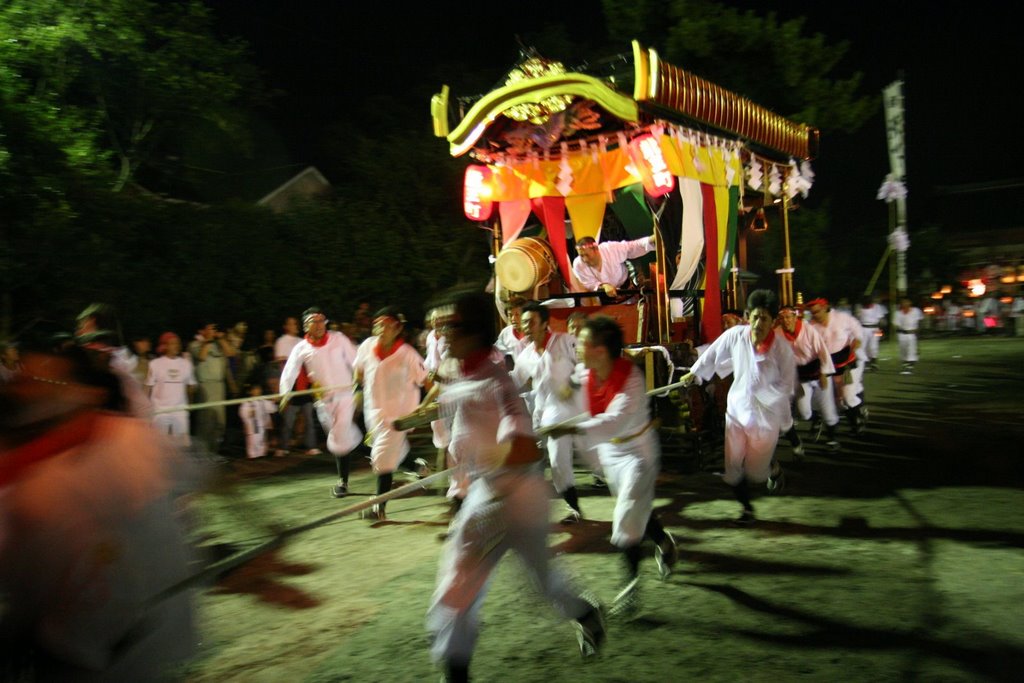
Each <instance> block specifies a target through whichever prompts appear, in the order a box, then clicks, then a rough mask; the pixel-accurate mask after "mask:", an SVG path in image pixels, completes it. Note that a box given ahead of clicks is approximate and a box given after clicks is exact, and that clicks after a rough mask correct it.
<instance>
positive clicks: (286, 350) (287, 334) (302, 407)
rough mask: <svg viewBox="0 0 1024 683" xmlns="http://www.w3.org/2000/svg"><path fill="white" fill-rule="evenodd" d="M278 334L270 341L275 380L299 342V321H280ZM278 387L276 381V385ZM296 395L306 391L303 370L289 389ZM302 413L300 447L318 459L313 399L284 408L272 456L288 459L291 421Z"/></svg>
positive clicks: (299, 400)
mask: <svg viewBox="0 0 1024 683" xmlns="http://www.w3.org/2000/svg"><path fill="white" fill-rule="evenodd" d="M281 330H282V332H284V334H282V335H281V336H280V337H278V338H277V339H276V340H275V341H274V363H276V364H277V370H278V377H280V374H281V370H282V369H283V368H284V364H285V363H286V362H287V361H288V356H290V355H291V353H292V349H294V348H295V345H296V344H298V343H299V342H300V341H302V337H300V336H299V334H298V332H299V321H298V319H297V318H295V317H294V316H288V317H287V318H285V319H284V324H283V325H282V326H281ZM278 383H280V380H279V381H278ZM292 386H293V387H294V388H295V389H296V390H297V391H301V390H303V389H308V388H309V377H308V376H307V375H306V373H305V370H304V369H300V370H299V376H298V377H297V378H296V379H295V384H294V385H292ZM300 411H301V412H302V424H303V444H304V445H305V448H306V455H320V449H318V448H317V447H316V425H315V424H314V423H313V397H312V396H296V397H295V398H294V399H292V400H291V401H289V402H288V408H287V409H286V410H285V411H284V412H283V413H281V424H280V431H279V432H278V444H277V450H276V451H274V455H275V456H277V457H279V458H280V457H284V456H286V455H288V445H289V444H290V443H291V440H292V431H293V430H294V429H295V417H296V415H297V414H298V413H299V412H300Z"/></svg>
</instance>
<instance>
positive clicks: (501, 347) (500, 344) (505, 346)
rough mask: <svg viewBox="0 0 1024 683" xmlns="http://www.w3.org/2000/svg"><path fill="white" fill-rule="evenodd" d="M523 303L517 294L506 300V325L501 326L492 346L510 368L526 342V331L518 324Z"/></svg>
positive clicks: (524, 301)
mask: <svg viewBox="0 0 1024 683" xmlns="http://www.w3.org/2000/svg"><path fill="white" fill-rule="evenodd" d="M525 304H526V300H525V299H523V298H522V297H518V296H517V297H512V298H511V299H509V300H508V305H507V306H506V307H505V317H506V318H507V319H508V325H506V326H505V327H503V328H502V330H501V332H499V333H498V338H497V340H495V342H494V348H496V349H497V350H498V353H499V354H500V355H501V358H502V359H503V360H504V361H505V365H506V367H508V368H510V369H511V367H512V366H513V365H514V364H515V360H516V357H517V356H518V355H519V353H520V352H521V351H522V350H523V348H524V347H525V346H526V344H527V339H526V333H524V332H523V330H522V326H521V324H520V323H521V322H522V313H523V306H524V305H525Z"/></svg>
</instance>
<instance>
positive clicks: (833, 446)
mask: <svg viewBox="0 0 1024 683" xmlns="http://www.w3.org/2000/svg"><path fill="white" fill-rule="evenodd" d="M778 330H779V332H781V333H782V338H783V339H785V340H786V341H788V342H789V343H790V345H792V347H793V357H794V358H795V360H796V374H797V381H798V382H799V383H800V389H798V390H797V398H796V414H797V416H798V417H799V418H800V419H801V420H810V419H811V414H812V408H817V409H818V412H819V414H820V415H821V417H822V420H823V421H824V424H825V430H826V432H825V433H826V435H827V436H826V441H825V447H826V448H828V450H830V451H838V450H839V440H838V438H837V436H836V432H837V429H838V426H839V413H838V411H837V410H836V397H835V390H834V389H833V388H832V375H833V374H834V373H835V367H833V365H832V356H831V355H829V352H828V349H827V348H826V347H825V340H824V339H822V338H821V334H820V333H819V332H818V328H816V327H815V326H814V325H811V324H808V323H804V321H803V319H802V318H801V316H800V315H799V314H798V312H797V310H796V309H795V308H794V307H792V306H783V307H782V309H781V310H780V311H779V327H778ZM790 424H792V421H791V422H790ZM782 429H783V432H784V434H785V436H786V438H787V439H789V443H790V444H791V445H792V446H793V454H794V455H796V456H797V457H803V454H804V447H803V443H802V442H801V441H800V437H799V435H798V434H797V432H796V427H795V426H791V427H789V428H788V429H787V427H786V426H785V425H783V428H782Z"/></svg>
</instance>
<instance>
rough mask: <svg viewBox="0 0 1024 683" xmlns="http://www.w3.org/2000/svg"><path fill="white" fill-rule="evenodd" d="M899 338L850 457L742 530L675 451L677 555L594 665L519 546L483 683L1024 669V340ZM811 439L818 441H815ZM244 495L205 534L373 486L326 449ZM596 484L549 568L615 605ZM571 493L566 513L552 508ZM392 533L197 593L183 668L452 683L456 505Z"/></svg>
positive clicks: (714, 488)
mask: <svg viewBox="0 0 1024 683" xmlns="http://www.w3.org/2000/svg"><path fill="white" fill-rule="evenodd" d="M895 355H896V349H895V344H894V343H892V342H885V343H883V348H882V358H883V360H882V362H881V369H880V370H879V371H878V372H875V373H871V374H869V375H868V376H867V381H866V383H867V399H868V403H869V405H870V415H871V419H870V424H869V428H868V430H867V432H866V433H865V434H864V435H862V436H861V437H853V436H851V435H850V434H849V432H848V430H847V429H846V428H845V426H844V429H843V431H842V433H841V440H842V442H843V450H842V451H841V452H840V453H837V454H828V453H826V452H825V451H824V449H823V447H822V446H821V445H820V444H813V443H809V444H808V448H807V450H808V457H807V458H806V459H805V460H804V461H803V462H800V463H796V462H794V461H793V456H792V453H791V452H790V449H789V447H788V446H782V445H780V447H779V455H780V458H781V460H782V462H783V463H784V465H785V467H786V470H787V474H788V476H787V485H786V489H785V491H784V492H783V494H782V495H779V496H771V497H769V496H767V495H762V496H760V497H759V498H758V499H757V500H756V501H755V506H756V509H757V518H758V521H757V523H756V524H754V525H753V526H752V527H746V528H744V527H738V526H736V525H735V524H734V523H733V520H734V519H735V518H736V516H737V514H738V512H739V509H738V505H737V504H736V503H735V502H734V501H733V500H732V498H731V496H730V494H729V491H728V489H727V487H725V485H724V484H722V483H721V481H720V479H719V475H718V473H717V472H716V470H717V469H718V468H719V467H720V462H721V458H720V455H718V456H716V457H711V458H709V459H708V464H707V465H706V466H705V467H704V468H702V469H697V468H695V467H694V462H693V459H692V458H686V457H679V456H672V457H666V458H665V459H664V462H663V466H662V476H661V478H660V480H659V486H658V496H659V497H658V499H657V501H656V504H655V507H656V510H657V512H658V514H659V515H660V516H661V519H662V521H663V522H664V523H665V525H666V526H667V527H668V528H669V529H670V530H671V531H672V532H673V533H674V534H675V535H676V537H677V538H678V540H679V542H680V549H681V551H682V561H681V563H680V565H679V567H678V570H677V572H676V573H675V574H673V575H672V576H671V577H670V578H669V579H668V580H667V581H665V582H661V581H659V580H658V577H657V571H656V569H655V566H654V562H653V560H652V559H650V552H648V556H647V558H646V559H645V560H644V562H643V564H642V566H641V571H642V574H641V576H642V579H641V581H642V594H643V608H642V611H641V614H640V616H639V618H638V619H636V620H634V621H631V622H621V621H614V620H613V621H611V622H610V623H609V641H608V643H607V646H606V647H605V649H604V651H603V653H602V656H601V657H600V658H598V659H597V660H595V661H588V662H581V660H580V658H579V656H578V653H577V649H576V644H575V639H574V636H573V631H572V628H571V627H570V625H569V624H567V623H565V622H562V621H560V620H558V619H557V618H556V617H555V615H554V614H553V613H552V612H551V611H550V610H549V609H548V608H547V607H546V605H544V604H543V603H542V602H541V601H540V600H539V599H538V598H537V596H536V595H535V594H534V593H533V592H532V590H531V589H530V588H529V586H528V584H527V582H526V580H525V578H524V576H523V573H522V571H521V570H520V568H519V566H518V564H517V561H516V560H515V559H514V558H512V557H508V558H506V559H505V561H504V562H503V563H502V565H501V567H500V569H499V571H498V572H497V573H496V575H495V576H494V579H493V582H492V585H491V588H490V592H489V594H488V596H487V599H486V602H485V606H484V613H483V619H484V629H483V633H482V636H481V638H480V641H479V643H478V647H477V650H476V655H475V658H474V660H473V663H472V669H471V671H472V674H473V676H474V680H477V681H482V682H486V681H516V682H518V681H524V682H533V681H537V682H542V681H543V682H546V681H569V682H572V681H595V682H596V681H609V682H611V681H628V682H629V683H638V682H645V681H684V680H693V681H735V680H747V681H779V680H786V681H789V680H812V681H908V680H910V681H915V680H922V681H977V680H1020V676H1021V673H1020V672H1021V670H1022V667H1024V609H1022V608H1021V607H1020V605H1021V604H1022V602H1024V466H1022V460H1021V455H1020V443H1021V441H1022V437H1024V426H1022V421H1021V418H1022V415H1024V410H1022V409H1024V339H1012V338H970V339H939V340H923V341H922V345H921V356H922V359H923V360H922V361H921V362H920V363H919V365H918V367H917V371H916V372H915V374H914V375H912V376H909V377H907V376H901V375H899V374H898V370H899V363H898V361H897V360H896V358H895ZM803 433H804V434H806V433H807V432H806V430H805V431H804V432H803ZM225 468H226V470H227V480H228V481H229V482H231V483H233V484H234V487H233V490H234V494H233V495H223V494H216V495H214V494H209V495H206V496H204V497H202V498H201V499H200V501H199V508H198V519H199V523H200V526H201V532H202V534H203V537H204V542H205V543H212V542H222V543H231V544H233V545H234V546H235V547H237V548H246V547H252V546H254V545H257V544H259V543H261V542H263V541H266V540H268V539H269V538H271V537H272V536H273V529H274V528H275V527H274V525H278V527H280V526H285V527H291V526H298V525H301V524H306V523H308V522H310V521H312V520H316V519H320V518H323V517H326V516H328V515H331V514H332V513H335V512H337V511H338V510H340V509H342V508H344V507H346V506H349V505H351V504H353V503H354V502H358V501H359V500H361V499H365V497H366V496H369V495H370V494H371V493H372V492H373V491H374V481H373V478H372V476H371V474H370V473H369V470H368V469H367V467H366V463H365V461H362V462H361V463H360V469H359V470H358V471H357V472H356V474H355V475H354V477H353V480H352V483H353V485H352V487H351V488H352V489H353V491H354V494H353V495H352V496H350V497H349V498H348V499H346V500H335V499H333V498H331V497H330V496H329V494H328V487H329V486H330V484H332V483H333V472H334V467H333V462H332V460H331V459H330V458H328V457H326V456H319V457H316V458H307V457H305V456H300V455H292V456H289V457H287V458H282V459H274V458H266V459H263V460H257V461H245V460H232V461H231V462H229V463H228V464H227V465H226V466H225ZM577 476H578V481H579V483H580V485H581V486H582V487H583V491H582V492H583V498H582V505H583V511H584V515H585V517H586V521H585V522H583V523H582V524H580V525H578V526H573V527H559V526H557V525H553V526H552V534H551V538H550V543H551V547H552V551H553V553H554V554H555V555H557V559H556V562H557V563H558V564H559V565H560V566H561V567H562V568H563V569H564V570H565V571H566V572H568V573H569V574H570V575H572V576H573V577H574V578H575V580H576V582H577V583H578V585H579V586H581V587H584V588H587V589H590V590H592V591H594V592H595V593H596V594H597V595H598V596H599V597H600V598H601V599H602V600H604V601H607V602H610V601H611V599H612V598H613V597H614V595H615V593H616V592H617V590H618V589H619V588H620V586H621V582H622V578H623V574H622V566H621V563H620V558H619V557H618V556H617V554H616V553H615V552H614V551H613V548H612V546H611V545H610V543H609V541H608V537H609V535H610V522H609V520H610V518H611V511H612V502H613V501H612V500H611V498H610V497H609V496H608V495H607V493H606V492H604V491H602V490H599V489H594V488H592V487H590V486H589V483H590V481H591V478H590V477H589V475H587V474H586V473H585V472H583V471H579V472H578V473H577ZM559 511H560V506H559V505H557V504H555V503H553V504H552V520H555V519H556V518H557V515H558V512H559ZM388 512H389V519H388V521H387V522H382V523H376V524H371V523H370V522H368V521H365V520H361V519H358V516H350V517H344V518H340V519H336V520H334V521H331V522H330V523H327V524H325V525H323V526H321V527H319V528H316V529H314V530H311V531H308V532H305V533H303V534H300V535H298V536H295V537H293V538H292V539H291V540H290V541H289V542H288V543H287V544H286V545H284V546H283V547H282V548H280V549H279V550H277V551H274V552H272V553H269V554H266V555H263V556H261V557H259V558H257V559H255V560H253V561H251V562H249V563H248V564H246V565H244V566H242V567H240V568H238V569H237V570H235V571H233V572H232V573H230V574H228V575H226V576H224V577H222V579H221V580H219V581H218V582H217V583H216V584H214V585H211V586H208V587H206V588H205V589H203V590H202V591H201V592H199V593H198V594H197V610H198V618H199V622H200V629H201V634H202V643H201V646H200V652H199V656H198V657H197V658H196V659H195V660H194V661H193V662H192V663H191V664H190V665H189V666H188V669H187V672H186V679H187V680H188V681H192V682H195V683H201V682H206V681H267V682H270V681H275V682H276V681H310V682H316V681H325V682H326V681H360V682H362V683H365V682H378V681H380V682H390V681H395V682H403V681H409V682H414V681H428V680H430V681H433V680H438V678H439V673H438V670H437V669H436V668H434V666H433V665H432V663H431V662H430V660H429V658H428V655H427V645H426V638H425V633H424V623H423V620H424V619H423V618H424V613H425V611H426V609H427V605H428V602H429V599H430V596H431V592H432V590H433V585H434V579H435V571H436V564H437V560H438V555H439V552H440V550H441V543H440V542H439V541H438V540H437V535H438V533H439V532H441V531H442V530H443V529H444V527H445V522H444V521H443V519H442V515H443V512H444V504H443V498H441V497H440V496H436V495H424V494H419V495H415V496H412V497H409V498H404V499H400V500H396V501H393V502H391V503H390V504H389V507H388Z"/></svg>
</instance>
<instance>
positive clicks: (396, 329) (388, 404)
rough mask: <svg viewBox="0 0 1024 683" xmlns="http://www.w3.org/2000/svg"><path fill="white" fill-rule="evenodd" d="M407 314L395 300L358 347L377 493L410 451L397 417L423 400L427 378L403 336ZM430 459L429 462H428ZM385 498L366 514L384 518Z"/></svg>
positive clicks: (357, 371)
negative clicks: (405, 314) (399, 428)
mask: <svg viewBox="0 0 1024 683" xmlns="http://www.w3.org/2000/svg"><path fill="white" fill-rule="evenodd" d="M404 330H405V316H404V315H402V314H401V313H400V312H399V311H398V309H397V308H395V307H394V306H388V307H386V308H382V309H381V310H379V311H377V314H376V315H375V316H374V317H373V334H374V336H372V337H370V338H369V339H367V340H366V341H364V342H363V343H362V344H360V345H359V351H358V352H357V353H356V361H355V364H354V366H353V370H354V371H355V382H356V384H357V385H360V386H362V388H363V419H364V421H365V423H366V430H367V432H368V435H367V441H368V442H369V443H370V463H371V465H372V466H373V471H374V473H375V474H376V475H377V495H381V494H383V493H387V492H388V491H390V490H391V484H392V482H393V479H394V474H395V470H397V469H398V466H399V465H400V464H401V463H402V460H404V459H405V456H406V455H408V454H409V439H408V437H407V436H406V432H403V431H398V430H396V429H395V428H394V427H393V425H392V423H393V422H394V421H395V420H396V419H398V418H400V417H402V416H403V415H407V414H408V413H411V412H412V411H413V410H415V409H416V406H418V405H419V404H420V388H421V387H422V386H423V385H424V383H426V381H427V370H426V368H425V367H424V366H423V359H422V358H420V354H419V353H417V351H416V349H414V348H413V347H412V346H411V345H410V344H406V343H405V340H404V339H403V338H402V333H403V332H404ZM424 464H425V463H424ZM385 505H386V503H379V504H377V505H374V506H373V508H372V509H371V510H370V511H368V513H367V516H368V517H370V518H372V519H377V520H384V519H385V517H386V516H385V512H384V506H385Z"/></svg>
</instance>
